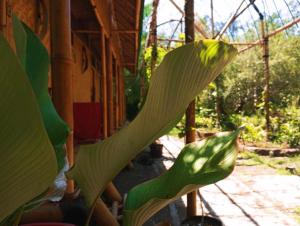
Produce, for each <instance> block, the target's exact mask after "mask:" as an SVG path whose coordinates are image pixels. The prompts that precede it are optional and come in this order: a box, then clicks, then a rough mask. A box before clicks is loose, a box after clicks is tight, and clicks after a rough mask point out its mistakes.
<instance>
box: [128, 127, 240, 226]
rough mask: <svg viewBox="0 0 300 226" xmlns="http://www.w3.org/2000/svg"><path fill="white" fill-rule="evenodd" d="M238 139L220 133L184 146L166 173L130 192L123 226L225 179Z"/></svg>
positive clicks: (133, 224)
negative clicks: (194, 191)
mask: <svg viewBox="0 0 300 226" xmlns="http://www.w3.org/2000/svg"><path fill="white" fill-rule="evenodd" d="M237 137H238V131H236V132H233V133H230V134H228V133H220V134H217V135H215V136H212V137H209V138H207V139H204V140H202V141H200V142H195V143H191V144H188V145H186V146H185V147H184V148H183V149H182V151H181V153H180V154H179V156H178V158H177V159H176V161H175V163H174V165H173V166H172V167H171V168H170V169H169V170H168V171H167V172H166V173H164V174H163V175H161V176H159V177H157V178H154V179H152V180H150V181H147V182H145V183H143V184H140V185H137V186H136V187H134V188H133V189H131V190H130V191H129V193H128V196H127V199H126V203H125V207H124V211H123V213H124V218H123V225H124V226H140V225H143V223H144V222H145V221H146V220H147V219H149V218H150V217H151V216H152V215H154V214H155V213H156V212H158V211H159V210H160V209H162V208H163V207H165V206H166V205H168V204H169V203H171V202H172V201H174V200H176V199H178V198H180V197H181V196H182V195H184V194H186V193H189V192H191V191H193V190H195V189H197V188H199V187H203V186H205V185H208V184H212V183H215V182H217V181H219V180H222V179H224V178H225V177H227V176H228V175H229V174H230V173H231V172H232V170H233V168H234V166H235V160H236V157H237V153H238V148H237V142H236V139H237Z"/></svg>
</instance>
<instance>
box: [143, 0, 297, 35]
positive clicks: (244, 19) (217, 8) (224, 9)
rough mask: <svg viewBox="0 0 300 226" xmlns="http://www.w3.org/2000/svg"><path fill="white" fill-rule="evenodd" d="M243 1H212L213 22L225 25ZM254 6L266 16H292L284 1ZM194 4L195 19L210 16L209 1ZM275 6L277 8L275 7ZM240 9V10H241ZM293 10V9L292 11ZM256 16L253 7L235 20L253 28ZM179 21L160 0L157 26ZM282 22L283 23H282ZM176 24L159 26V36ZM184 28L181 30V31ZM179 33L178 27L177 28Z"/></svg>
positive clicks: (258, 0) (176, 13)
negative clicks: (274, 14)
mask: <svg viewBox="0 0 300 226" xmlns="http://www.w3.org/2000/svg"><path fill="white" fill-rule="evenodd" d="M174 1H175V2H176V3H177V4H178V5H179V6H180V8H181V9H183V6H184V0H174ZM242 1H243V0H213V4H214V20H215V22H216V23H217V22H223V23H225V22H226V21H227V20H228V19H229V18H230V16H231V15H232V14H233V12H234V11H235V10H236V9H237V8H238V6H239V5H240V3H241V2H242ZM297 1H298V2H299V10H300V1H299V0H297ZM151 2H152V0H146V1H145V3H146V4H147V3H151ZM248 2H249V1H248V0H246V1H245V3H244V4H243V7H244V6H246V5H247V3H248ZM286 2H289V0H286ZM255 3H256V5H257V6H258V8H259V9H260V10H261V11H262V12H263V13H265V14H266V15H271V14H273V13H277V12H278V11H279V12H280V15H281V17H282V20H284V22H285V21H291V20H292V16H291V14H290V13H289V9H288V8H287V6H286V4H285V0H256V2H255ZM194 4H195V16H196V17H204V16H209V18H210V15H211V10H210V0H194ZM275 4H276V6H277V8H276V7H275ZM243 7H242V8H243ZM292 10H294V9H292ZM258 18H259V17H258V14H257V13H256V12H255V11H254V9H253V7H250V8H249V9H248V10H246V11H245V12H244V13H243V14H242V15H241V16H240V17H239V18H238V20H237V23H238V24H239V25H240V26H243V27H244V28H247V27H254V22H253V20H258ZM171 19H173V20H180V19H181V13H180V12H179V11H178V10H177V9H176V8H175V7H174V6H173V5H172V3H171V2H170V1H169V0H160V2H159V7H158V15H157V20H158V21H157V24H158V25H159V24H162V23H164V22H166V21H169V20H171ZM284 22H283V23H284ZM177 24H178V22H176V21H175V22H172V23H167V24H165V25H161V26H159V27H158V33H159V34H167V36H168V35H169V34H171V33H172V32H173V30H174V29H175V27H176V25H177ZM183 29H184V28H182V30H183ZM178 30H179V31H180V26H179V28H178Z"/></svg>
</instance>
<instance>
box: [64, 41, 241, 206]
mask: <svg viewBox="0 0 300 226" xmlns="http://www.w3.org/2000/svg"><path fill="white" fill-rule="evenodd" d="M235 55H236V49H235V48H234V47H232V46H231V45H228V44H226V43H224V42H220V41H215V40H202V41H200V42H197V43H192V44H188V45H185V46H182V47H180V48H177V49H175V50H173V51H171V52H170V53H168V54H167V55H166V56H165V58H164V60H163V62H162V63H161V64H160V66H159V67H158V68H157V70H156V71H155V73H154V75H153V76H152V77H151V82H150V87H149V91H148V94H147V99H146V102H145V104H144V106H143V108H142V110H141V111H140V113H139V114H138V115H137V117H136V118H135V119H134V120H133V121H132V123H130V124H129V125H128V126H127V127H125V128H123V129H122V130H120V131H119V132H117V133H116V134H114V135H113V136H111V137H110V138H108V139H106V140H104V141H101V142H99V143H96V144H92V145H83V146H81V147H80V150H79V153H78V156H77V160H76V164H75V167H74V168H73V169H71V171H70V172H69V173H68V176H69V177H70V178H73V179H75V180H76V182H77V184H78V185H79V187H80V188H81V190H82V192H83V193H84V196H85V198H86V201H87V205H88V206H89V207H91V206H92V205H93V203H94V200H95V199H96V198H97V196H98V195H99V194H101V193H102V192H103V190H104V188H105V186H106V184H107V183H108V182H109V181H111V180H112V179H113V178H114V177H115V176H116V175H117V174H118V173H119V171H120V170H121V169H122V168H123V167H124V166H126V164H127V163H128V162H129V161H130V160H131V159H132V158H134V157H135V155H136V154H137V153H139V152H140V151H141V150H142V149H143V148H144V147H145V146H147V145H148V144H150V143H151V142H153V141H154V140H155V139H157V138H158V137H160V136H161V135H163V134H164V133H165V132H167V131H168V130H169V129H170V128H172V127H173V126H175V125H176V123H177V122H178V121H179V119H180V118H181V117H182V115H183V113H184V112H185V110H186V108H187V106H188V104H189V103H190V102H191V101H192V100H193V99H194V98H195V96H197V95H198V94H199V93H200V92H201V91H202V90H203V89H204V88H205V87H206V86H207V85H208V84H209V83H210V82H211V81H213V80H214V79H215V78H216V76H217V75H218V74H219V73H220V72H221V70H222V69H223V67H224V66H225V65H226V64H227V63H228V62H230V61H231V59H232V58H233V57H234V56H235Z"/></svg>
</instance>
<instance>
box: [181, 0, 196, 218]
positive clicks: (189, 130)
mask: <svg viewBox="0 0 300 226" xmlns="http://www.w3.org/2000/svg"><path fill="white" fill-rule="evenodd" d="M184 12H185V42H186V43H190V42H194V40H195V30H194V0H185V4H184ZM195 128H196V123H195V100H193V101H192V102H191V103H190V105H189V106H188V108H187V110H186V125H185V132H186V143H187V144H188V143H191V142H194V141H195V140H196V131H195ZM196 204H197V193H196V191H193V192H191V193H189V194H188V195H187V216H188V217H190V216H194V215H196V212H197V205H196Z"/></svg>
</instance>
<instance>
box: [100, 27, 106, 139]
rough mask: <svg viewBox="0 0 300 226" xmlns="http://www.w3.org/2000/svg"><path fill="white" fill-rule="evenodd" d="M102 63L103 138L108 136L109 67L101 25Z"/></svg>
mask: <svg viewBox="0 0 300 226" xmlns="http://www.w3.org/2000/svg"><path fill="white" fill-rule="evenodd" d="M100 47H101V64H102V67H101V69H102V71H101V72H102V75H101V97H100V101H101V109H102V134H103V139H105V138H107V136H108V135H107V131H108V129H107V127H108V126H107V124H108V123H107V68H106V45H105V34H104V31H103V28H102V27H101V43H100Z"/></svg>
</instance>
